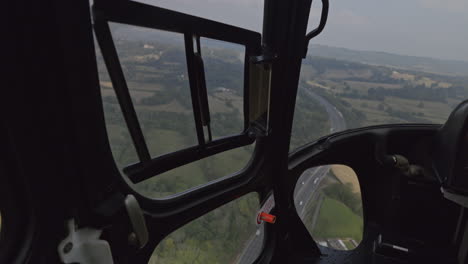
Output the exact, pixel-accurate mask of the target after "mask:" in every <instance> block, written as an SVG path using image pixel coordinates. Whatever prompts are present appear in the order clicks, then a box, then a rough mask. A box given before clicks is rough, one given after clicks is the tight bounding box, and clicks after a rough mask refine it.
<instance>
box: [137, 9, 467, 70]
mask: <svg viewBox="0 0 468 264" xmlns="http://www.w3.org/2000/svg"><path fill="white" fill-rule="evenodd" d="M139 2H145V3H148V4H152V5H156V6H160V7H163V8H168V9H172V10H176V11H180V12H184V13H187V14H191V15H196V16H201V17H205V18H208V19H212V20H216V21H219V22H223V23H227V24H231V25H235V26H239V27H243V28H247V29H251V30H255V31H261V27H262V21H263V1H261V0H236V1H228V0H197V1H193V0H171V1H168V0H140V1H139ZM320 9H321V2H320V1H317V0H314V1H313V7H312V11H311V16H310V21H309V28H310V29H312V28H313V27H315V25H316V23H317V22H318V19H319V14H320ZM238 14H242V15H241V16H239V15H238ZM465 14H468V1H465V0H409V1H403V0H394V1H385V2H384V1H378V2H377V1H373V0H360V1H354V2H349V1H344V0H337V1H332V2H331V3H330V14H329V21H328V24H327V27H326V28H325V30H324V32H323V33H322V34H321V35H320V36H318V37H317V38H315V39H314V40H313V41H312V43H311V44H321V45H327V46H332V47H339V48H346V49H351V50H360V51H375V52H386V53H391V54H397V55H403V56H417V57H429V58H435V59H443V60H457V61H463V62H468V38H467V37H466V36H467V34H466V31H465V30H464V28H466V27H467V26H468V16H466V15H465Z"/></svg>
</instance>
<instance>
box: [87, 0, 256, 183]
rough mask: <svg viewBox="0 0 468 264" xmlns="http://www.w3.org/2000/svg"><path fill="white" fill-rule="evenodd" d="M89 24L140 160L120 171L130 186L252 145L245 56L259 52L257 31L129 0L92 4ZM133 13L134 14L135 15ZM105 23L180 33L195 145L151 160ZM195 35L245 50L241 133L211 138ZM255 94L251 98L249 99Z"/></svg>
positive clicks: (248, 65)
mask: <svg viewBox="0 0 468 264" xmlns="http://www.w3.org/2000/svg"><path fill="white" fill-rule="evenodd" d="M92 9H93V22H94V23H93V24H94V31H95V35H96V38H97V42H98V44H99V46H100V48H101V51H102V56H103V58H104V62H105V64H106V67H107V69H108V72H109V75H110V78H111V81H112V85H113V87H114V90H115V93H116V95H117V99H118V102H119V105H120V107H121V110H122V113H123V115H124V119H125V122H126V124H127V128H128V130H129V132H130V135H131V138H132V141H133V145H134V147H135V149H136V152H137V155H138V159H139V162H137V163H134V164H131V165H128V166H126V167H125V168H123V172H124V174H125V175H127V176H128V178H129V179H130V180H131V181H132V182H133V183H138V182H141V181H144V180H147V179H149V178H152V177H154V176H157V175H158V174H161V173H164V172H167V171H169V170H171V169H174V168H177V167H179V166H182V165H185V164H189V163H191V162H194V161H197V160H200V159H202V158H206V157H209V156H213V155H215V154H218V153H221V152H224V151H227V150H231V149H235V148H238V147H242V146H247V145H250V144H252V143H253V142H254V141H255V133H254V134H253V135H252V133H249V131H250V130H251V129H250V127H251V124H252V123H253V122H254V121H255V120H251V119H252V118H251V117H250V116H251V115H250V111H249V106H250V104H249V100H250V99H249V94H250V93H249V92H250V86H251V82H250V81H249V80H250V78H251V77H250V75H251V68H252V67H253V66H252V63H251V62H250V60H249V58H251V57H253V56H257V55H258V54H259V53H260V41H261V35H260V33H258V32H254V31H250V30H247V29H243V28H239V27H235V26H231V25H227V24H224V23H220V22H215V21H212V20H208V19H204V18H200V17H196V16H192V15H187V14H183V13H179V12H176V11H172V10H168V9H164V8H159V7H155V6H151V5H146V4H142V3H138V2H133V1H118V2H112V3H110V2H109V1H106V0H96V1H95V2H94V4H93V7H92ZM136 14H137V15H136ZM109 22H115V23H121V24H126V25H132V26H140V27H145V28H151V29H157V30H164V31H169V32H175V33H181V34H183V35H184V41H185V55H186V59H187V70H188V75H189V84H190V92H191V100H192V106H193V114H194V119H195V125H196V131H197V139H198V145H196V146H193V147H188V148H184V149H181V150H178V151H175V152H170V153H166V154H163V155H160V156H157V157H155V158H152V157H151V155H150V152H149V150H148V146H147V144H146V142H145V139H144V136H143V132H142V129H141V127H140V123H139V121H138V117H137V114H136V111H135V107H134V105H133V102H132V100H131V97H130V93H129V89H128V86H127V82H126V80H125V77H124V74H123V70H122V66H121V64H120V61H119V58H118V54H117V51H116V48H115V44H114V41H113V39H112V34H111V31H110V28H109ZM200 37H203V38H209V39H214V40H220V41H225V42H229V43H234V44H239V45H242V46H244V47H245V63H244V88H243V89H244V106H243V107H244V113H243V116H244V129H243V131H242V132H241V133H240V134H237V135H232V136H226V137H222V138H218V139H215V140H212V138H211V131H210V126H209V121H208V122H207V121H206V119H207V118H206V116H207V115H208V119H209V106H208V104H207V94H206V92H207V91H206V83H205V78H204V74H205V72H204V69H203V61H202V59H201V55H200V53H198V54H197V49H200V44H199V43H200ZM254 96H255V95H254ZM206 129H207V135H206V133H205V132H206ZM207 136H208V137H207Z"/></svg>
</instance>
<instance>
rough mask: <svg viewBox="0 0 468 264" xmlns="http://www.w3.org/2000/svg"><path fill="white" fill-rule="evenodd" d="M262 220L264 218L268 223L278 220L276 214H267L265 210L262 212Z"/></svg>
mask: <svg viewBox="0 0 468 264" xmlns="http://www.w3.org/2000/svg"><path fill="white" fill-rule="evenodd" d="M260 220H263V221H265V222H267V223H270V224H274V223H275V222H276V216H274V215H271V214H267V213H265V212H261V213H260Z"/></svg>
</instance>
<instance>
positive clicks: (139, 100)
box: [97, 24, 254, 198]
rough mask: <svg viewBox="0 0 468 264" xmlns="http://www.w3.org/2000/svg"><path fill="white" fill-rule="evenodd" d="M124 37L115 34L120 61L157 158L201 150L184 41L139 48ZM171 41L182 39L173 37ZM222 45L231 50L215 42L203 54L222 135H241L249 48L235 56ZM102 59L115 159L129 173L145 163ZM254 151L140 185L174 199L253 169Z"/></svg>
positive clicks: (158, 195)
mask: <svg viewBox="0 0 468 264" xmlns="http://www.w3.org/2000/svg"><path fill="white" fill-rule="evenodd" d="M115 25H117V26H115V28H113V32H115V31H117V32H119V30H122V29H123V28H124V29H126V30H130V29H129V28H126V27H127V26H123V25H118V24H115ZM130 28H131V30H137V29H138V28H136V27H130ZM159 33H161V32H159ZM159 33H158V34H159ZM161 34H163V35H164V34H165V33H164V32H163V33H161ZM116 35H118V37H115V35H114V39H115V42H116V47H117V50H118V51H119V58H120V60H121V63H122V66H123V69H124V73H125V77H126V79H127V82H128V84H129V90H130V94H131V96H132V99H133V102H134V104H135V108H136V111H137V115H138V118H139V121H140V124H141V126H142V130H143V134H144V136H145V140H146V143H147V144H148V148H149V150H150V152H151V154H152V156H153V157H154V156H158V155H161V154H165V153H169V152H173V151H177V150H180V149H184V148H186V147H189V146H191V145H196V144H197V142H196V132H195V125H194V119H193V112H192V108H191V101H190V91H189V87H188V79H187V76H186V70H185V68H186V66H185V52H184V50H182V47H179V46H178V43H179V42H173V44H170V43H166V44H161V43H160V42H157V41H156V40H155V41H154V42H139V41H134V40H128V39H126V38H125V37H124V35H119V34H116ZM119 36H120V37H119ZM165 36H167V37H172V38H175V39H177V37H178V36H177V35H171V34H166V35H165ZM155 39H156V38H155ZM222 45H223V47H224V48H222V49H221V48H220V47H219V43H218V44H215V45H213V44H207V45H205V46H204V47H203V48H204V49H203V51H202V54H203V56H204V60H206V69H207V72H208V73H207V80H208V89H210V90H209V92H208V94H209V100H210V106H211V107H212V109H213V111H212V112H211V116H212V124H213V126H212V129H213V132H214V136H215V137H217V136H227V135H231V134H239V133H240V132H242V129H243V102H242V100H243V98H242V97H243V65H242V64H241V62H240V58H243V56H244V55H243V50H242V49H241V48H239V47H237V46H236V47H235V48H233V49H231V50H229V49H228V48H227V47H229V45H226V44H224V43H223V44H222ZM180 53H181V54H180ZM97 55H98V56H97V63H98V70H99V79H100V84H101V94H102V98H103V106H104V114H105V120H106V128H107V133H108V137H109V142H110V145H111V149H112V153H113V156H114V160H115V161H116V163H117V165H118V167H119V168H120V169H123V168H124V167H125V166H128V165H129V164H132V163H136V162H138V161H139V160H138V156H137V154H136V151H135V147H134V146H133V143H132V140H131V137H130V134H129V131H128V128H127V126H126V124H125V120H124V118H123V114H122V111H121V109H120V106H119V104H118V101H117V98H116V95H115V92H114V90H113V88H112V83H111V81H110V78H109V75H108V72H107V69H106V68H105V65H104V62H103V59H102V56H101V53H100V50H99V49H97ZM180 56H181V57H180ZM164 58H166V59H164ZM168 58H169V59H168ZM182 65H183V67H182ZM226 65H227V66H226ZM215 67H216V70H215V69H214V68H215ZM228 73H229V74H232V76H234V77H233V79H229V77H226V76H230V75H229V74H228ZM173 76H176V78H173ZM239 81H240V84H239ZM215 84H216V85H219V86H216V85H215ZM239 86H241V87H242V88H239ZM220 87H224V88H225V89H220ZM226 87H230V88H226ZM227 89H228V90H227ZM186 93H188V94H186ZM253 148H254V145H251V146H246V147H241V148H237V149H233V150H229V151H226V152H223V153H219V154H217V155H214V156H211V157H207V158H204V159H202V160H199V161H195V162H192V163H190V164H187V165H185V166H181V167H179V168H176V169H173V170H171V171H168V172H166V173H162V174H160V175H157V176H155V177H153V178H151V179H148V180H146V181H143V182H140V183H138V184H136V185H135V186H134V187H135V188H136V189H137V190H139V191H141V193H142V194H144V195H146V196H148V197H151V198H163V197H167V196H170V195H174V194H177V193H180V192H182V191H186V190H188V189H190V188H194V187H197V186H200V185H203V184H206V183H208V182H210V181H213V180H216V179H219V178H222V177H225V176H229V175H232V174H234V173H236V172H238V171H240V170H242V169H243V168H244V167H245V166H246V165H247V164H248V161H249V160H250V158H251V156H252V152H253ZM220 164H222V165H220Z"/></svg>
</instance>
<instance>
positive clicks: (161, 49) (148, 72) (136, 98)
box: [106, 23, 197, 157]
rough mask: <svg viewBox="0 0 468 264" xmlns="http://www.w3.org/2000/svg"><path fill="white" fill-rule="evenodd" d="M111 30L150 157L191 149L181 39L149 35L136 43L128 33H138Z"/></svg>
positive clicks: (127, 28) (128, 28) (172, 35)
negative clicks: (159, 39)
mask: <svg viewBox="0 0 468 264" xmlns="http://www.w3.org/2000/svg"><path fill="white" fill-rule="evenodd" d="M110 28H111V31H112V33H113V36H114V43H115V46H116V49H117V53H118V55H119V59H120V63H121V65H122V68H123V71H124V75H125V78H126V80H127V84H128V88H129V90H130V95H131V97H132V100H133V102H134V104H135V109H136V111H137V116H138V119H139V122H140V126H141V128H142V131H143V135H144V137H145V140H146V143H147V144H148V149H149V151H150V154H151V156H153V157H155V156H159V155H162V154H165V153H168V152H173V151H176V150H180V149H183V148H186V147H189V146H193V145H196V144H197V136H196V130H195V121H194V117H193V110H192V102H191V100H190V98H191V96H190V86H189V81H188V76H187V63H186V58H185V45H184V37H183V35H182V34H177V33H171V32H164V31H158V30H152V31H153V34H149V35H150V36H151V35H152V36H153V37H148V38H147V39H148V40H143V39H140V40H139V39H133V38H131V37H130V36H131V34H129V33H128V32H139V31H140V30H142V29H141V28H139V27H135V26H128V25H122V24H116V23H111V24H110ZM158 38H161V39H165V40H166V43H164V42H163V41H158ZM106 84H107V85H109V83H106Z"/></svg>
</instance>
